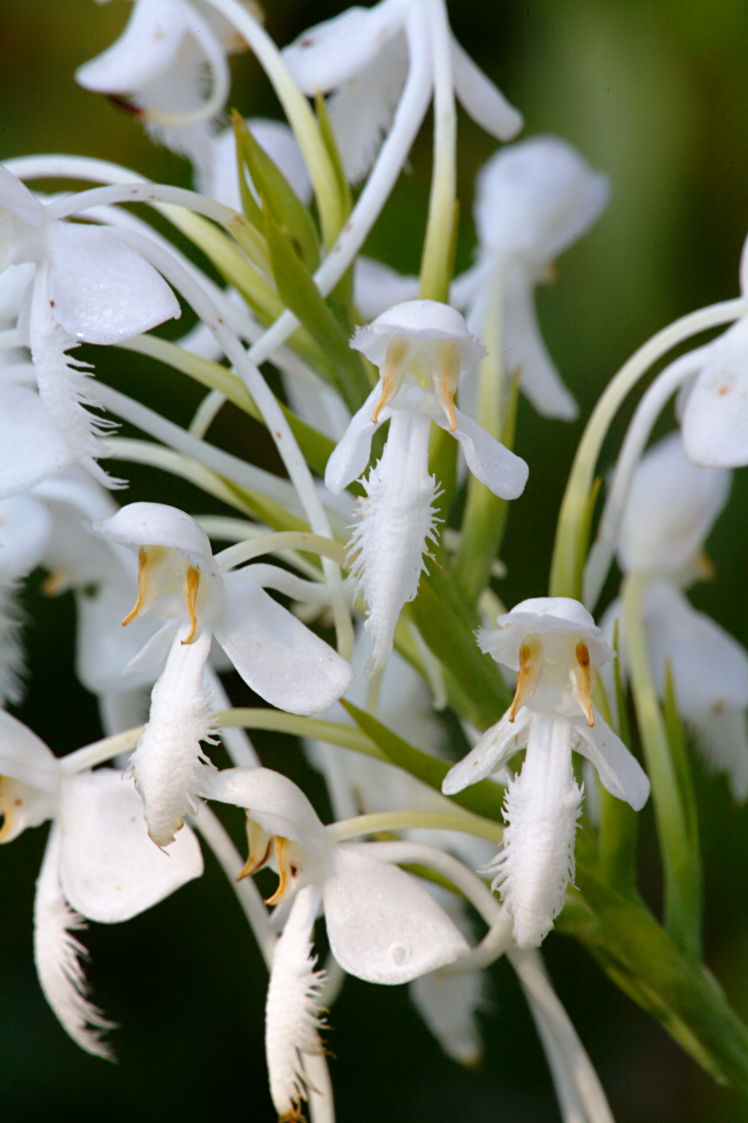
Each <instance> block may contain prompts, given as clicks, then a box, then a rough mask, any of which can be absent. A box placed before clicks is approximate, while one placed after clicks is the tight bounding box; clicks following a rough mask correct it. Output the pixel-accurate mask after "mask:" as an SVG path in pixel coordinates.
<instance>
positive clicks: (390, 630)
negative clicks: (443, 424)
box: [348, 410, 437, 670]
mask: <svg viewBox="0 0 748 1123" xmlns="http://www.w3.org/2000/svg"><path fill="white" fill-rule="evenodd" d="M429 428H430V425H429V420H428V417H426V416H424V415H422V414H421V415H418V414H413V415H410V414H409V412H406V411H405V410H397V411H395V413H394V415H393V417H392V420H391V422H390V431H389V433H388V436H387V443H386V445H385V447H384V452H383V453H382V458H381V460H379V461H378V463H377V464H375V466H374V467H373V468H372V470H371V472H370V473H369V475H368V477H367V478H366V479H365V480H364V481H363V484H364V489H365V491H366V497H365V498H364V499H361V500H359V503H358V507H357V512H356V514H357V519H356V523H355V526H354V529H353V533H352V535H351V540H350V544H349V547H348V551H349V555H350V556H351V558H352V559H354V560H353V564H352V566H351V572H352V573H353V576H354V577H355V578H356V580H357V583H358V587H359V588H360V590H361V592H362V593H363V596H364V600H365V601H366V610H367V616H366V625H365V628H366V632H367V634H368V636H369V637H370V639H371V658H370V662H369V670H375V669H376V668H377V667H381V666H383V665H384V662H385V660H386V659H387V657H388V655H389V653H390V651H391V650H392V640H393V635H394V631H395V626H396V624H397V621H398V617H399V615H400V611H401V610H402V607H403V605H405V604H407V603H408V602H410V601H412V600H413V599H414V597H415V596H416V594H417V592H418V584H419V581H420V578H421V574H422V573H423V572H425V569H426V564H425V556H426V553H427V551H428V548H429V544H430V543H431V542H433V541H435V540H436V537H437V520H436V505H435V504H436V495H437V484H436V480H435V479H434V477H433V476H431V475H429V472H428V470H427V463H428V461H427V455H428V454H427V442H428V434H429Z"/></svg>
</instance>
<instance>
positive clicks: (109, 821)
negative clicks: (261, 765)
mask: <svg viewBox="0 0 748 1123" xmlns="http://www.w3.org/2000/svg"><path fill="white" fill-rule="evenodd" d="M0 813H1V814H2V818H3V825H2V829H0V842H10V841H11V840H12V839H14V838H17V836H18V835H19V834H20V833H21V832H22V831H23V830H25V829H26V827H36V826H39V825H40V824H41V823H43V822H45V821H46V820H47V819H50V820H52V828H51V831H50V834H49V840H48V842H47V847H46V850H45V854H44V860H43V862H42V869H41V873H40V875H39V878H38V880H37V883H36V899H35V904H34V956H35V960H36V969H37V972H38V975H39V982H40V984H41V987H42V990H43V991H44V995H45V997H46V999H47V1001H48V1002H49V1004H50V1006H51V1007H52V1010H53V1011H54V1013H55V1014H56V1016H57V1018H58V1019H59V1020H60V1022H61V1024H62V1026H63V1028H64V1029H65V1030H66V1032H67V1033H68V1034H69V1035H70V1036H71V1037H72V1039H73V1040H74V1041H75V1042H76V1043H77V1044H78V1045H80V1047H81V1048H82V1049H85V1050H86V1052H88V1053H93V1054H95V1055H97V1056H101V1057H108V1056H110V1055H111V1054H110V1050H109V1048H108V1046H107V1044H106V1043H105V1042H103V1041H102V1040H101V1031H102V1030H103V1029H106V1028H108V1027H110V1026H111V1024H112V1023H111V1022H109V1021H107V1019H106V1018H104V1017H103V1015H102V1014H101V1013H100V1011H99V1010H97V1009H96V1007H95V1006H93V1005H92V1003H91V1002H90V1001H89V999H88V998H87V996H86V993H87V987H86V980H85V977H84V975H83V969H82V967H81V964H80V962H79V958H80V957H81V956H82V955H85V951H84V948H83V947H82V945H81V944H80V943H79V941H78V940H77V939H76V938H75V937H74V936H73V935H72V932H73V931H75V930H76V929H80V928H82V927H84V926H85V920H84V918H85V919H88V920H94V921H97V922H99V923H102V924H115V923H118V922H119V921H122V920H129V919H130V918H131V917H133V916H138V914H139V913H141V912H144V911H145V910H146V909H149V908H151V907H152V906H153V905H155V904H158V902H159V901H162V900H163V899H164V898H165V897H168V896H169V894H170V893H173V892H174V890H175V889H178V888H180V886H182V885H184V884H185V882H187V881H190V880H191V879H192V878H194V877H198V876H199V875H200V874H201V873H202V869H203V863H202V855H201V853H200V847H199V846H198V844H197V840H196V839H195V837H194V835H193V834H192V832H191V831H190V830H185V831H183V832H182V834H181V835H180V837H179V839H178V840H177V842H176V843H175V845H174V846H173V847H172V848H171V849H170V851H169V855H168V856H167V855H165V854H162V853H161V851H160V850H158V849H157V847H155V846H154V845H153V843H152V842H151V840H150V839H149V838H148V835H147V833H146V827H145V821H144V819H143V812H142V803H141V801H140V799H139V798H138V795H137V793H136V792H135V790H134V788H133V786H132V782H131V781H130V780H128V779H127V777H125V776H124V775H123V774H122V773H121V772H117V771H115V770H114V769H112V768H103V769H100V770H98V771H96V772H79V773H75V774H71V773H69V772H67V771H66V769H65V762H64V760H58V759H57V758H56V757H55V756H54V755H53V754H52V752H51V751H50V750H49V748H48V747H47V746H46V745H45V744H44V742H43V741H41V740H40V739H39V738H38V737H37V736H36V734H34V733H32V732H31V730H30V729H27V728H26V726H25V725H23V724H22V723H21V722H20V721H17V720H16V719H15V718H13V717H11V716H10V714H7V713H4V712H1V711H0Z"/></svg>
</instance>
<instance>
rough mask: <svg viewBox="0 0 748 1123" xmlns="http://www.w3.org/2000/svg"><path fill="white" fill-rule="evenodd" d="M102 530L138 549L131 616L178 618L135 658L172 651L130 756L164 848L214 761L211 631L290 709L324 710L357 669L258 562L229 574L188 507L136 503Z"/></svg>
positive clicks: (242, 669) (246, 673) (245, 673)
mask: <svg viewBox="0 0 748 1123" xmlns="http://www.w3.org/2000/svg"><path fill="white" fill-rule="evenodd" d="M94 530H95V532H96V533H97V534H99V535H101V536H102V537H104V538H107V539H108V540H109V541H110V542H119V543H121V544H122V545H125V546H129V547H131V548H135V549H136V550H137V551H138V559H139V569H138V599H137V601H136V604H135V606H134V608H133V609H132V611H131V612H130V613H129V614H128V615H127V616H126V617H125V619H124V620H123V623H124V624H127V623H129V622H130V621H131V620H133V619H135V618H137V617H139V616H140V615H141V614H142V613H144V612H149V611H153V612H155V613H157V614H158V615H160V616H164V617H166V618H167V619H168V620H169V621H170V623H168V624H166V625H165V626H164V628H162V629H161V631H159V632H158V633H157V634H156V635H155V636H154V638H153V641H152V642H151V643H150V644H148V645H147V646H146V648H145V650H144V652H143V653H142V654H141V656H140V657H139V659H138V660H137V663H138V664H140V665H142V664H143V663H144V662H146V663H150V662H152V661H153V660H154V659H159V658H163V654H164V653H165V652H166V651H168V655H167V658H166V666H165V667H164V670H163V672H162V673H161V675H160V677H159V679H158V682H157V683H156V685H155V686H154V688H153V694H152V697H151V713H150V719H149V721H148V724H147V726H146V728H145V731H144V733H143V736H142V738H141V740H140V741H139V743H138V746H137V748H136V750H135V752H134V754H133V757H132V771H133V776H134V778H135V783H136V786H137V788H138V790H139V791H140V793H141V795H142V797H143V801H144V803H145V815H146V821H147V823H148V829H149V832H150V834H151V837H152V838H153V840H154V841H155V842H156V843H157V844H158V845H159V846H166V845H168V844H169V843H170V842H171V841H172V839H173V838H174V834H175V832H176V831H177V830H179V828H180V826H181V823H182V820H183V816H184V815H185V813H186V812H187V811H188V810H189V809H190V808H191V806H192V799H191V792H193V791H194V790H196V788H197V787H198V786H199V776H200V774H201V773H202V772H203V771H204V769H205V765H206V763H207V762H206V759H205V757H204V756H203V754H202V750H201V749H200V742H201V741H206V740H207V741H210V740H211V737H212V727H211V722H210V697H209V693H208V691H207V688H206V684H205V679H204V671H205V666H206V663H207V660H208V655H209V653H210V645H211V640H212V638H213V636H215V639H216V641H217V642H218V643H219V644H220V646H221V647H222V648H223V650H224V652H225V653H226V655H227V656H228V658H229V659H230V661H231V663H233V665H234V667H235V668H236V670H237V671H238V672H239V674H240V675H241V677H242V678H243V679H244V681H245V682H246V683H247V685H248V686H250V687H251V688H252V689H253V690H255V691H256V692H257V693H258V694H259V695H260V696H261V697H262V698H264V699H265V700H266V701H268V702H270V703H271V705H274V706H278V707H280V708H281V709H285V710H290V711H291V712H292V713H297V714H308V713H312V712H315V711H317V710H323V709H326V708H327V706H329V705H331V703H332V702H333V701H335V700H336V699H337V698H339V697H340V695H341V694H342V693H343V691H344V690H345V689H346V687H347V686H348V683H349V681H350V677H351V672H350V667H349V666H348V664H347V663H346V662H345V660H344V659H341V657H340V656H339V655H337V654H336V652H335V651H333V649H332V648H331V647H329V646H328V645H327V644H326V643H324V642H323V641H322V640H321V639H319V638H318V637H317V636H315V635H314V633H313V632H311V631H309V629H308V628H306V627H305V626H304V625H303V624H302V623H301V622H300V621H299V620H297V619H296V617H295V616H293V615H292V614H291V613H290V612H288V611H287V610H286V609H285V608H282V607H281V605H279V604H277V603H276V601H274V600H273V599H272V597H270V596H268V594H267V593H266V592H265V591H264V590H263V589H262V587H261V585H260V583H259V581H258V580H255V579H254V577H253V574H254V572H255V567H253V566H251V565H250V566H246V567H244V568H243V569H241V570H238V571H236V572H233V573H226V574H221V573H220V572H219V570H218V567H217V565H216V563H215V561H214V559H213V555H212V553H211V549H210V543H209V541H208V538H207V536H206V535H205V533H204V532H203V531H202V530H201V529H200V527H199V526H198V524H197V523H196V522H195V520H194V519H192V518H191V517H190V516H189V515H187V514H185V513H184V512H183V511H179V510H177V509H176V508H175V507H168V506H166V505H165V504H162V503H131V504H129V505H128V506H126V507H123V508H122V509H121V510H120V511H118V512H117V514H116V515H114V516H113V517H112V518H110V519H106V520H104V521H103V522H100V523H97V524H96V526H95V528H94ZM260 572H261V571H260Z"/></svg>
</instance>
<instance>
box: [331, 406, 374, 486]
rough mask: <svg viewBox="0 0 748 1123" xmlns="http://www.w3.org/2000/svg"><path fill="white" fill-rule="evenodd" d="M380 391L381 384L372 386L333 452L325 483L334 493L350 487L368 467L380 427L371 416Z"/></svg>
mask: <svg viewBox="0 0 748 1123" xmlns="http://www.w3.org/2000/svg"><path fill="white" fill-rule="evenodd" d="M380 393H381V391H380V388H379V387H378V386H377V387H375V388H374V389H373V390H372V392H371V393H370V394H369V397H368V398H367V399H366V401H365V402H364V404H363V405H362V406H361V409H359V410H358V412H357V413H354V415H353V417H352V418H351V421H350V424H349V426H348V428H347V429H346V431H345V433H343V436H342V437H341V439H340V441H339V442H338V444H337V446H336V447H335V448H334V449H333V451H332V453H331V454H330V459H329V460H328V461H327V467H326V468H325V487H327V488H329V490H330V491H331V492H332V493H333V495H338V494H339V493H340V492H341V491H343V489H344V488H346V487H348V484H349V483H352V482H353V481H354V480H357V479H358V478H359V476H361V475H362V474H363V473H364V472H365V471H366V466H367V464H368V463H369V455H370V453H371V439H372V437H373V436H374V431H375V430H376V428H377V425H375V424H374V423H373V422H372V420H371V415H372V413H373V412H374V407H375V406H376V404H377V401H378V400H379V396H380ZM380 421H381V418H380ZM377 424H379V422H378V423H377Z"/></svg>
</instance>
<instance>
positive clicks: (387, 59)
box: [283, 0, 522, 182]
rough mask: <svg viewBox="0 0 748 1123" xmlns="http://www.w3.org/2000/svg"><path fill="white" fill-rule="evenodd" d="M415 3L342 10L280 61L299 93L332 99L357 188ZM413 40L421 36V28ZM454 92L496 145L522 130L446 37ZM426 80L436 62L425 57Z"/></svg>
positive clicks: (382, 120) (395, 86)
mask: <svg viewBox="0 0 748 1123" xmlns="http://www.w3.org/2000/svg"><path fill="white" fill-rule="evenodd" d="M418 7H419V5H418V4H417V3H416V2H414V0H381V2H380V3H379V4H374V6H373V7H371V8H360V7H353V8H348V9H347V10H346V11H345V12H343V13H341V15H338V16H334V17H333V18H332V19H329V20H325V21H324V22H323V23H318V24H316V25H315V26H314V27H311V28H309V29H308V30H307V31H305V32H303V33H302V34H301V35H300V36H299V37H298V39H296V40H295V42H293V43H291V44H290V45H289V46H288V47H286V48H285V50H284V51H283V58H284V60H285V62H286V65H287V66H288V69H289V70H290V71H291V74H292V75H293V76H294V78H295V79H296V81H297V82H298V84H299V85H300V87H301V89H302V90H303V91H304V93H306V94H309V95H310V96H312V97H313V96H314V95H315V94H318V93H324V94H327V93H330V92H331V91H333V93H332V97H331V98H330V100H329V102H328V112H329V116H330V121H331V124H332V126H333V129H334V131H335V135H336V138H337V141H338V146H339V148H340V151H341V155H342V158H343V163H344V165H345V170H346V173H347V175H348V177H349V178H350V179H351V180H352V181H353V182H356V181H357V180H359V179H361V178H362V177H363V176H364V175H365V174H366V172H367V171H368V169H369V168H370V166H371V164H372V161H373V160H374V157H375V156H376V153H377V150H378V148H379V144H380V141H381V139H382V137H383V136H384V135H385V134H386V133H387V130H388V128H389V126H390V122H391V121H392V118H393V115H394V112H395V109H396V107H397V104H398V102H399V100H400V95H401V94H402V92H403V87H404V85H405V81H406V77H407V73H408V66H409V57H408V56H409V43H408V41H407V34H406V24H407V21H408V18H409V15H410V14H411V13H413V14H414V15H415V17H416V18H417V19H418V20H423V19H424V16H423V15H422V14H421V13H420V12H419V11H418ZM419 34H422V35H423V36H424V38H425V37H426V36H427V34H428V33H427V30H426V26H425V24H424V26H423V28H422V29H419ZM449 54H450V63H451V67H452V80H453V83H454V92H455V95H456V96H457V99H458V101H459V102H460V103H461V105H462V106H463V108H464V109H465V111H466V112H467V113H468V115H469V116H470V117H472V118H473V120H474V121H476V122H477V124H479V125H480V126H481V128H483V129H485V130H486V131H487V132H489V133H491V135H492V136H495V137H496V138H497V139H499V140H509V139H511V137H513V136H514V135H515V134H516V133H517V132H518V131H519V129H520V128H521V127H522V117H521V115H520V114H519V113H518V112H517V110H516V109H514V107H513V106H511V105H510V104H509V103H508V102H507V100H506V98H505V97H504V96H503V94H501V93H500V92H499V90H498V89H497V88H496V86H494V84H493V82H491V81H490V80H489V79H488V78H487V77H486V75H485V74H484V73H483V72H482V71H481V70H479V69H478V67H477V66H476V65H475V63H474V62H473V61H472V59H470V58H469V57H468V56H467V55H466V54H465V52H464V51H463V49H462V47H460V45H459V43H457V41H456V40H455V39H454V38H453V37H451V36H450V44H449ZM428 63H429V71H430V74H429V81H430V83H432V84H433V82H434V71H435V68H436V62H435V61H434V59H433V58H432V57H431V51H430V50H429V59H428Z"/></svg>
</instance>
